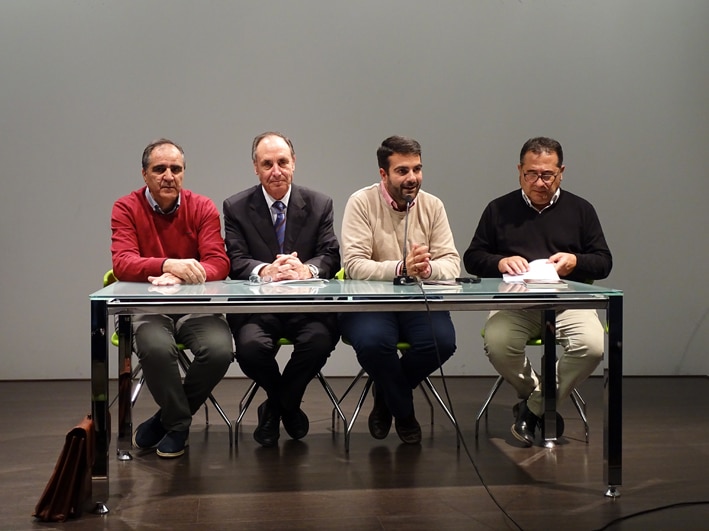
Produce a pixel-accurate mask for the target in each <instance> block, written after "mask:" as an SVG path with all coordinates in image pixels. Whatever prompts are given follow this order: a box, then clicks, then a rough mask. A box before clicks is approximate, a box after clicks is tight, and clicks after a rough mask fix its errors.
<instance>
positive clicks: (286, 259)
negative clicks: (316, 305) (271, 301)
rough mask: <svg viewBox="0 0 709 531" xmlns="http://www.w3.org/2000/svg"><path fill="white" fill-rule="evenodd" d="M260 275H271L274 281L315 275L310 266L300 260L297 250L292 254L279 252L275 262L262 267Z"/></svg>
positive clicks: (263, 276)
mask: <svg viewBox="0 0 709 531" xmlns="http://www.w3.org/2000/svg"><path fill="white" fill-rule="evenodd" d="M259 275H260V276H261V277H262V278H265V277H270V278H271V281H273V282H278V281H281V280H304V279H306V278H311V277H312V276H313V275H312V273H311V272H310V268H309V267H308V266H306V265H305V264H304V263H303V262H301V261H300V259H299V258H298V253H297V252H296V251H293V252H292V253H290V254H279V255H278V256H277V257H276V259H275V260H274V261H273V263H271V264H269V265H267V266H266V267H263V268H261V271H259Z"/></svg>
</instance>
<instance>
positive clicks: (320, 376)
mask: <svg viewBox="0 0 709 531" xmlns="http://www.w3.org/2000/svg"><path fill="white" fill-rule="evenodd" d="M317 379H318V381H319V382H320V384H321V385H322V388H323V389H324V390H325V394H326V395H327V397H328V398H329V399H330V402H332V405H333V414H332V417H333V422H332V429H333V431H334V430H335V420H334V419H335V412H336V413H337V416H338V417H339V418H340V419H342V423H343V425H345V426H347V418H346V417H345V414H344V413H343V412H342V409H341V408H340V402H339V400H338V399H337V397H336V396H335V393H334V392H333V391H332V387H330V384H329V383H328V382H327V380H326V379H325V377H324V376H323V374H322V373H321V372H318V374H317Z"/></svg>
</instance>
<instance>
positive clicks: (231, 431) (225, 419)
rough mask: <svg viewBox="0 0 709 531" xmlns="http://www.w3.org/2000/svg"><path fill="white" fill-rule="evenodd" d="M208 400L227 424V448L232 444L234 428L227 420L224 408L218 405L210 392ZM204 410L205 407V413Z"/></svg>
mask: <svg viewBox="0 0 709 531" xmlns="http://www.w3.org/2000/svg"><path fill="white" fill-rule="evenodd" d="M209 401H210V402H211V403H212V405H213V406H214V409H216V410H217V413H219V416H220V417H221V418H222V419H223V420H224V423H225V424H226V425H227V429H228V430H229V448H232V447H233V446H234V428H233V427H232V425H231V420H229V417H227V414H226V413H224V410H223V409H222V407H221V406H220V405H219V402H217V399H216V398H214V395H213V394H212V393H209ZM206 412H207V408H206V407H205V413H206Z"/></svg>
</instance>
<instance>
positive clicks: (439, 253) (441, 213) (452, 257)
mask: <svg viewBox="0 0 709 531" xmlns="http://www.w3.org/2000/svg"><path fill="white" fill-rule="evenodd" d="M435 206H436V208H435V213H434V215H433V218H432V224H431V231H430V237H429V245H428V249H429V252H430V253H431V276H430V277H429V278H431V279H434V280H439V279H454V278H456V277H457V276H459V275H460V255H459V254H458V250H457V249H456V247H455V242H454V241H453V232H452V231H451V228H450V225H449V223H448V215H447V214H446V209H445V207H444V206H443V202H442V201H438V200H437V201H435Z"/></svg>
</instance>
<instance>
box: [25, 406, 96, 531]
mask: <svg viewBox="0 0 709 531" xmlns="http://www.w3.org/2000/svg"><path fill="white" fill-rule="evenodd" d="M94 457H95V440H94V423H93V420H91V415H87V416H86V418H84V420H82V421H81V422H80V423H79V425H78V426H76V427H74V428H72V429H71V430H70V431H69V433H67V435H66V442H65V443H64V449H63V450H62V453H61V454H60V455H59V459H58V460H57V464H56V465H55V467H54V472H52V476H51V477H50V478H49V483H47V486H46V487H45V488H44V492H43V493H42V496H41V497H40V499H39V502H37V506H36V507H35V509H34V513H33V516H34V517H36V518H38V519H39V520H42V521H43V522H64V521H65V520H66V519H67V518H76V517H78V516H81V513H82V512H83V508H84V504H85V503H86V502H87V500H88V499H89V498H90V497H91V467H92V466H93V464H94Z"/></svg>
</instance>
